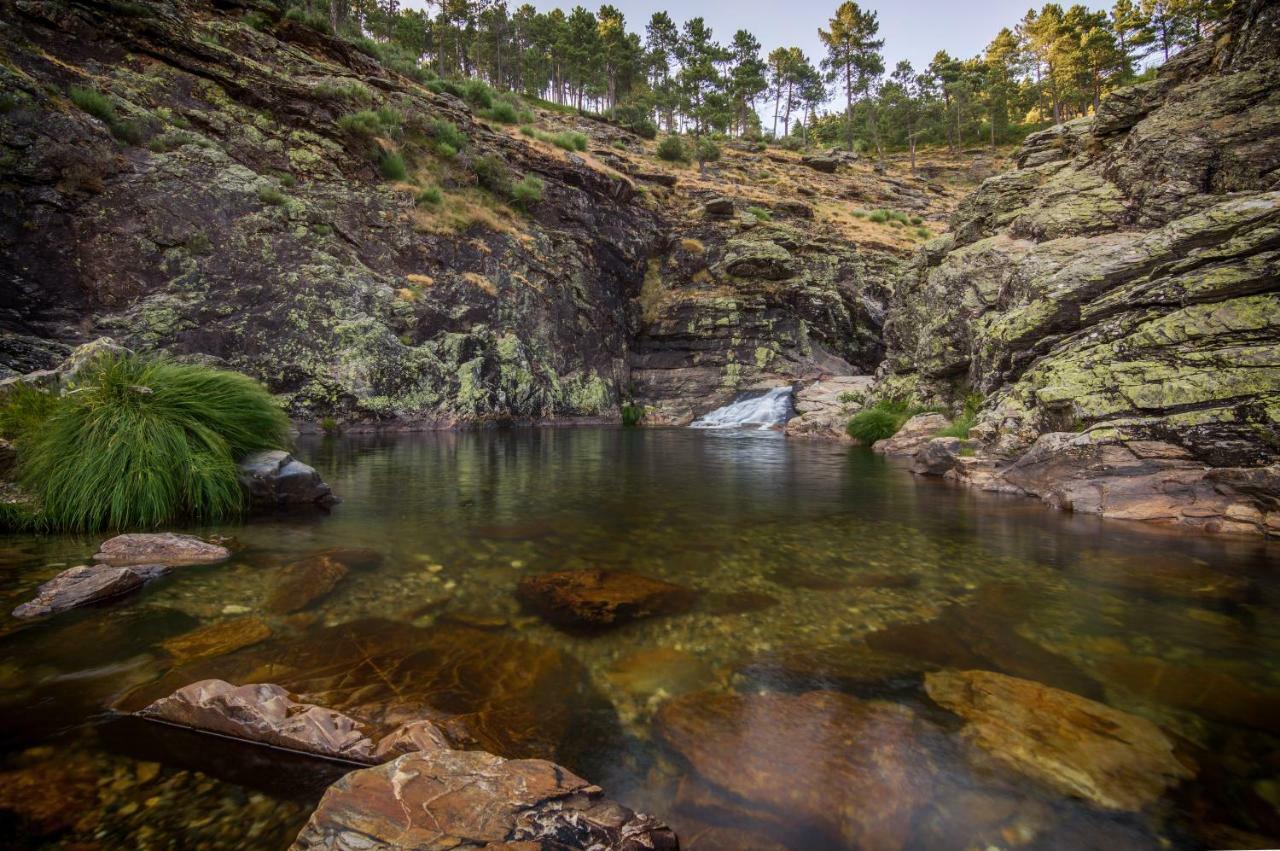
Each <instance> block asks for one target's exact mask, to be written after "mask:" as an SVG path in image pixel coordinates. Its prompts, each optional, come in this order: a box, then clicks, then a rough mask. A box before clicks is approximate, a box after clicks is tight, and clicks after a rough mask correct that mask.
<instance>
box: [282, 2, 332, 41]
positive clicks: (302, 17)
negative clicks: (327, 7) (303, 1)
mask: <svg viewBox="0 0 1280 851" xmlns="http://www.w3.org/2000/svg"><path fill="white" fill-rule="evenodd" d="M284 16H285V18H287V19H288V20H290V21H294V22H296V23H299V24H302V25H303V26H304V27H310V28H311V29H313V30H315V31H316V32H322V33H324V34H325V35H333V27H331V26H329V19H328V18H327V17H325V16H324V15H321V14H319V13H318V12H308V11H305V10H304V9H302V8H301V7H300V6H294V7H293V8H292V9H290V10H289V11H288V12H285V15H284Z"/></svg>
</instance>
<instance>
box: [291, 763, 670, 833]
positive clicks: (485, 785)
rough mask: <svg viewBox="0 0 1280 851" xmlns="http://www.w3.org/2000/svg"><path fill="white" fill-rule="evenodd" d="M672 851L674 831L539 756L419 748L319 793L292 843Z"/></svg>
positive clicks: (350, 776) (361, 771)
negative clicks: (511, 756)
mask: <svg viewBox="0 0 1280 851" xmlns="http://www.w3.org/2000/svg"><path fill="white" fill-rule="evenodd" d="M462 845H465V846H466V847H471V848H477V847H478V848H511V849H513V851H514V849H530V851H532V849H535V848H556V849H584V851H585V850H586V849H592V851H675V849H676V848H678V847H679V844H678V842H677V841H676V838H675V834H674V833H672V832H671V831H670V830H669V829H668V828H667V827H666V826H665V825H663V824H662V823H661V822H659V821H658V820H657V819H654V818H652V817H651V816H646V815H642V814H639V813H636V812H633V811H632V810H629V809H627V808H626V807H623V806H622V805H620V804H617V803H615V802H613V801H610V800H609V799H607V798H605V797H604V796H603V793H602V791H601V789H600V788H599V787H598V786H592V785H591V784H590V783H588V782H587V781H585V780H583V779H582V778H580V777H578V776H576V775H574V774H573V773H572V772H569V771H567V770H565V769H564V768H561V767H560V766H558V765H555V764H554V763H550V762H546V761H544V760H529V759H524V760H506V759H502V758H501V757H497V756H494V755H493V754H489V753H484V752H483V751H455V750H443V749H435V750H425V751H418V752H415V753H410V754H406V755H404V756H401V757H398V758H397V759H394V760H392V761H391V762H388V763H386V764H384V765H380V766H377V767H375V768H366V769H362V770H360V771H353V772H351V773H350V774H348V775H346V776H345V777H343V778H342V779H341V780H339V781H338V782H337V783H335V784H333V786H331V787H329V790H328V791H327V792H325V795H324V798H322V799H321V801H320V805H319V806H318V807H317V808H316V811H315V812H314V813H313V814H312V816H311V819H310V821H308V822H307V824H306V826H305V827H303V829H302V832H301V833H299V834H298V839H297V841H296V842H294V844H293V846H292V851H320V849H324V851H374V850H375V849H376V851H411V849H422V848H441V849H443V848H453V847H457V846H462Z"/></svg>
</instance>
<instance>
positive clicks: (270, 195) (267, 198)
mask: <svg viewBox="0 0 1280 851" xmlns="http://www.w3.org/2000/svg"><path fill="white" fill-rule="evenodd" d="M258 200H259V201H261V202H262V203H264V204H270V205H272V206H273V207H278V206H280V205H281V204H283V203H284V193H283V192H281V191H280V190H279V189H276V188H275V187H272V186H264V187H263V188H261V189H259V190H258Z"/></svg>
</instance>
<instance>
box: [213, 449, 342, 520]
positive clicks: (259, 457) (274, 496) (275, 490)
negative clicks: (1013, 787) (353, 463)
mask: <svg viewBox="0 0 1280 851" xmlns="http://www.w3.org/2000/svg"><path fill="white" fill-rule="evenodd" d="M238 476H239V479H240V484H241V485H242V486H243V487H244V489H245V490H246V491H248V493H249V499H250V500H251V501H252V502H253V504H254V505H255V506H259V507H261V508H279V507H283V506H289V505H317V506H319V507H321V508H327V507H329V506H331V505H334V504H335V503H337V502H339V501H340V500H339V499H338V497H337V496H335V495H334V493H333V488H331V487H329V485H327V484H325V482H324V480H323V479H321V478H320V474H319V473H318V472H316V469H315V468H314V467H312V466H310V465H309V464H304V463H302V462H301V461H299V460H298V459H296V458H294V457H293V456H292V455H290V454H289V453H288V452H285V451H284V450H283V449H270V450H266V451H264V452H255V453H253V454H252V455H249V456H246V457H245V458H243V459H241V461H240V464H239V473H238Z"/></svg>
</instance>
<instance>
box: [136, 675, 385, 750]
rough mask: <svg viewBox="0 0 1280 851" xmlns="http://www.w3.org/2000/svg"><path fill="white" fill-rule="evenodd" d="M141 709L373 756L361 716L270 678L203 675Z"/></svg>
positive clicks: (199, 725)
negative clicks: (304, 697) (239, 682)
mask: <svg viewBox="0 0 1280 851" xmlns="http://www.w3.org/2000/svg"><path fill="white" fill-rule="evenodd" d="M137 714H138V715H141V716H142V717H144V718H149V719H152V720H155V721H164V722H166V723H169V724H176V725H177V726H179V727H190V728H192V729H194V730H199V731H201V732H205V733H219V734H221V735H224V736H230V737H231V738H233V739H241V740H244V741H248V742H255V743H258V744H264V745H271V746H273V747H280V748H286V749H288V750H294V751H302V752H303V753H309V754H315V755H316V756H323V757H331V758H335V759H346V760H352V761H355V762H373V760H374V756H373V754H374V744H373V742H372V741H371V740H370V739H369V736H368V733H367V732H366V731H365V729H364V728H363V727H361V725H360V724H359V722H357V721H355V720H354V719H352V718H350V717H348V716H346V715H343V714H342V713H341V712H336V711H334V710H332V709H327V708H325V707H323V706H315V705H312V704H309V703H298V702H297V701H295V700H293V699H292V698H291V697H290V696H289V693H288V692H287V691H285V690H284V689H283V688H281V687H280V686H278V685H272V684H270V683H254V684H250V685H243V686H234V685H232V684H231V683H228V682H224V681H223V680H201V681H200V682H197V683H192V684H191V685H188V686H184V687H183V688H180V689H178V690H177V691H175V692H174V693H173V694H171V695H169V696H168V697H162V698H161V699H160V700H157V701H156V702H155V703H153V704H151V705H150V706H147V707H145V708H144V709H142V710H140V711H139V712H138V713H137Z"/></svg>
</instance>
